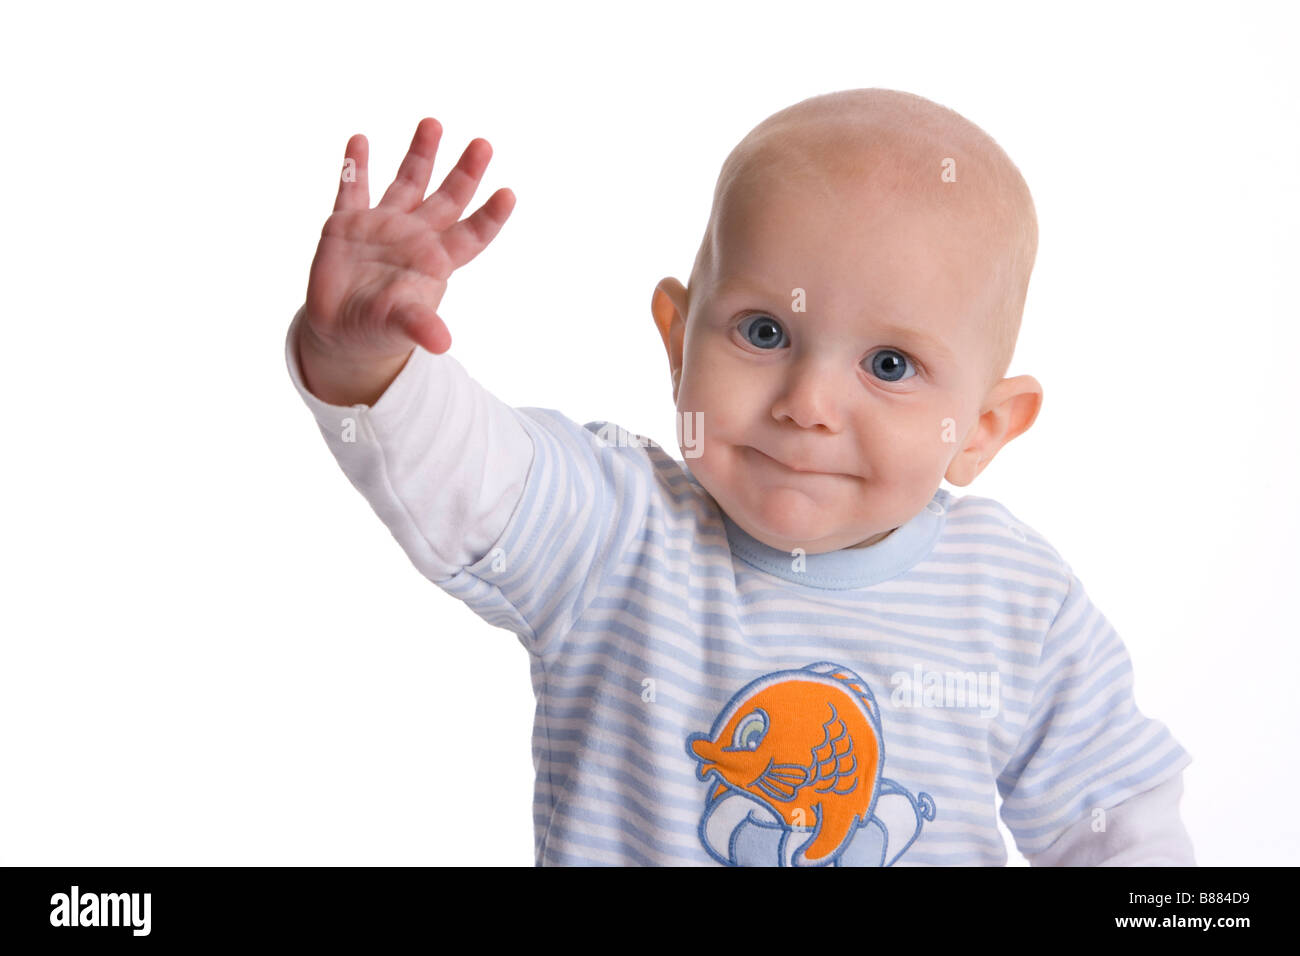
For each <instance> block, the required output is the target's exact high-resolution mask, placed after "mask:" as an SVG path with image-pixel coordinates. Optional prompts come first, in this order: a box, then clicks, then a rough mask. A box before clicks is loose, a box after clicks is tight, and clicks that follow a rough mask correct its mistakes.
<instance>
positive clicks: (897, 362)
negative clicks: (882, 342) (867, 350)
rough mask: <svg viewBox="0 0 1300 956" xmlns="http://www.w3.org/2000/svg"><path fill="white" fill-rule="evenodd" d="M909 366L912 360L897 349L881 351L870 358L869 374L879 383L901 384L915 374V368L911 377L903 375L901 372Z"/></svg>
mask: <svg viewBox="0 0 1300 956" xmlns="http://www.w3.org/2000/svg"><path fill="white" fill-rule="evenodd" d="M911 364H912V360H911V359H909V358H908V357H907V356H906V355H904V354H903V353H902V352H900V351H898V349H881V350H880V351H878V352H876V353H875V354H874V355H872V356H871V374H872V375H874V376H876V378H878V379H880V380H881V381H885V382H901V381H903V380H904V379H908V378H911V377H912V375H915V374H916V369H915V368H913V369H912V375H904V374H903V370H904V369H905V368H906V367H907V366H910V365H911Z"/></svg>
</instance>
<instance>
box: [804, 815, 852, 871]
mask: <svg viewBox="0 0 1300 956" xmlns="http://www.w3.org/2000/svg"><path fill="white" fill-rule="evenodd" d="M818 816H819V818H820V820H819V825H818V828H817V835H816V836H814V837H813V838H812V840H811V841H810V842H809V843H807V844H806V845H805V846H803V847H801V848H800V849H799V851H798V853H797V855H801V856H802V857H803V858H804V859H805V860H807V861H808V862H809V863H812V864H817V863H822V862H824V861H825V860H827V859H828V858H829V857H832V856H834V855H835V854H836V853H838V852H839V851H840V850H841V849H843V847H844V846H845V845H846V844H847V843H848V842H849V840H851V839H852V838H853V831H854V830H855V829H856V828H857V825H858V814H857V813H856V812H855V811H854V810H852V809H849V808H848V807H846V806H845V805H844V802H843V801H835V802H832V803H831V805H830V806H829V807H828V806H827V805H826V804H825V803H823V804H822V805H821V806H820V807H819V808H818Z"/></svg>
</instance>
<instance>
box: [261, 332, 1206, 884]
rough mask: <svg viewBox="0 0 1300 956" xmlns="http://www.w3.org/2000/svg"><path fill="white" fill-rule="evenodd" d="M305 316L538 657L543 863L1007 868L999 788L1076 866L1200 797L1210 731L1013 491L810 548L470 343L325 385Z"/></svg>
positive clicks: (379, 475)
mask: <svg viewBox="0 0 1300 956" xmlns="http://www.w3.org/2000/svg"><path fill="white" fill-rule="evenodd" d="M299 315H301V312H300V313H299ZM297 321H298V319H297V317H296V318H295V325H296V324H297ZM292 337H293V327H291V329H290V337H289V339H288V340H287V344H286V355H287V361H288V364H289V368H290V373H291V376H292V377H293V379H294V382H295V384H296V385H297V387H298V389H299V392H300V394H301V395H302V397H303V399H304V400H305V401H306V402H307V403H308V405H309V406H310V407H311V408H312V410H313V412H314V414H315V415H316V418H317V420H318V423H319V425H320V428H321V432H322V434H323V435H324V437H325V439H326V442H327V444H329V445H330V448H331V450H332V451H333V452H334V454H335V456H336V458H337V459H338V461H339V464H340V466H341V467H342V468H343V470H344V472H345V473H346V474H347V475H348V477H349V479H350V480H351V481H352V483H353V484H354V485H355V486H356V487H357V489H358V490H359V491H360V492H361V493H362V494H363V495H365V496H366V498H367V500H368V501H370V503H371V505H372V506H373V507H374V509H375V511H376V513H377V514H378V515H379V516H380V518H381V519H383V520H384V521H385V523H386V524H387V525H388V527H389V528H390V530H391V531H392V533H393V535H394V537H395V538H396V539H397V540H398V542H399V543H400V544H401V546H402V547H403V548H404V550H405V551H406V553H407V554H408V556H410V558H411V560H412V562H413V563H414V564H415V566H416V567H417V568H419V569H420V571H421V572H422V573H423V574H425V575H426V577H428V578H429V579H430V580H431V581H433V582H434V583H435V584H437V586H438V587H440V588H442V589H443V590H444V591H445V592H446V593H448V594H450V595H452V596H453V597H455V598H457V599H458V600H460V601H463V602H464V603H465V604H466V605H467V606H468V607H469V608H471V609H472V610H473V611H474V612H475V613H476V614H477V615H479V616H480V617H481V618H482V619H483V620H484V621H486V622H488V623H489V624H491V625H493V626H496V627H501V628H505V629H507V630H509V631H511V632H513V633H514V634H516V635H517V636H518V639H519V640H520V642H521V643H522V644H523V646H524V647H525V648H526V649H527V651H528V654H529V658H530V662H531V675H532V683H533V688H534V691H535V694H536V698H537V711H536V723H535V727H534V733H533V741H532V747H533V756H534V764H535V767H536V771H537V775H536V783H535V791H534V803H533V811H534V820H535V824H536V845H535V850H536V860H537V863H538V864H539V865H575V864H579V865H581V864H588V865H610V864H615V865H618V864H623V865H628V864H630V865H697V864H698V865H712V864H733V865H824V864H836V865H868V866H881V865H898V866H912V865H1002V864H1004V863H1006V861H1007V854H1006V848H1005V846H1004V844H1003V841H1002V838H1001V835H1000V834H999V832H998V828H997V816H998V813H999V808H998V805H997V797H998V796H999V795H1000V797H1001V799H1002V805H1001V810H1000V813H1001V817H1002V820H1003V821H1004V822H1005V824H1006V825H1007V827H1008V828H1009V829H1010V831H1011V832H1012V834H1013V835H1014V838H1015V841H1016V845H1017V847H1018V848H1019V849H1020V851H1021V852H1022V853H1024V854H1025V855H1026V856H1029V857H1030V859H1031V861H1032V860H1034V859H1035V857H1036V856H1037V855H1039V854H1045V853H1046V851H1048V849H1049V847H1051V848H1053V851H1054V852H1056V853H1057V858H1056V859H1055V860H1054V862H1069V860H1068V859H1062V857H1063V855H1064V854H1063V853H1062V852H1061V850H1062V848H1067V849H1068V847H1066V844H1067V842H1068V840H1070V839H1078V840H1080V841H1083V840H1085V839H1086V838H1087V836H1088V835H1090V834H1091V832H1092V830H1093V829H1095V828H1091V827H1090V826H1089V823H1090V821H1091V820H1093V819H1095V816H1096V814H1097V812H1098V811H1110V812H1114V811H1115V808H1117V807H1119V806H1120V805H1121V804H1125V805H1126V806H1134V805H1136V801H1135V799H1134V798H1137V797H1138V796H1139V795H1148V796H1149V795H1151V794H1156V793H1159V794H1162V795H1168V794H1173V796H1172V797H1171V798H1169V799H1172V801H1173V802H1175V803H1176V800H1177V793H1178V792H1181V781H1180V780H1179V781H1176V780H1175V778H1178V777H1179V775H1180V773H1181V771H1182V769H1183V768H1184V767H1185V766H1187V764H1188V763H1189V762H1190V760H1191V757H1190V755H1189V754H1188V753H1187V751H1186V750H1184V749H1183V747H1182V746H1180V745H1179V743H1178V742H1177V741H1176V740H1175V739H1174V738H1173V737H1172V736H1171V734H1170V732H1169V731H1168V729H1167V728H1166V727H1165V726H1164V725H1163V724H1162V723H1160V722H1159V721H1157V720H1153V719H1151V718H1148V717H1146V716H1144V715H1143V714H1142V713H1141V712H1140V711H1139V710H1138V708H1137V705H1136V702H1135V699H1134V695H1133V672H1132V668H1131V665H1130V661H1129V656H1128V654H1127V652H1126V650H1125V648H1124V645H1123V643H1122V642H1121V640H1120V638H1119V636H1118V635H1117V634H1116V632H1115V630H1114V629H1113V628H1112V627H1111V626H1110V624H1109V623H1108V622H1107V620H1106V618H1105V617H1104V616H1103V615H1102V614H1101V612H1100V611H1099V610H1098V609H1097V608H1096V607H1095V606H1094V605H1093V604H1092V602H1091V601H1090V600H1089V598H1088V595H1087V593H1086V591H1085V589H1084V586H1083V583H1082V581H1080V579H1079V577H1078V576H1077V575H1076V574H1075V573H1074V572H1073V571H1072V569H1071V568H1070V566H1069V565H1068V564H1067V563H1066V562H1065V561H1064V560H1063V558H1062V557H1061V556H1060V555H1059V554H1058V553H1057V551H1056V550H1055V549H1054V548H1053V547H1052V546H1051V545H1050V544H1049V543H1048V542H1047V541H1046V540H1044V538H1043V537H1042V536H1041V535H1040V534H1038V533H1037V532H1036V531H1035V530H1034V529H1033V528H1031V527H1029V526H1028V525H1026V524H1025V523H1024V522H1022V521H1019V520H1018V519H1017V518H1016V517H1015V516H1014V515H1013V514H1012V513H1011V512H1010V511H1009V510H1008V509H1007V508H1005V507H1004V506H1003V505H1001V504H999V503H998V502H996V501H994V500H991V499H989V498H984V497H979V496H974V495H964V496H960V497H958V496H955V495H953V494H952V493H950V492H948V491H946V490H944V489H942V488H940V489H937V490H936V491H935V493H934V495H933V497H932V499H931V501H930V502H929V504H928V505H927V506H926V507H925V508H924V509H923V510H922V511H921V512H920V513H919V514H917V515H916V516H914V517H913V518H912V519H911V520H909V521H908V522H907V523H905V524H904V525H902V526H900V527H899V528H898V529H896V530H895V531H894V532H893V533H892V534H890V535H888V536H887V537H885V538H884V539H882V540H881V541H879V542H877V543H876V544H874V545H871V546H869V547H865V548H848V549H844V550H840V551H833V552H828V553H824V554H811V555H809V554H802V553H795V554H791V553H788V552H784V551H780V550H777V549H775V548H772V547H769V546H768V545H766V544H764V543H762V542H761V541H758V540H757V539H755V538H753V537H751V536H750V535H748V534H747V533H746V532H745V531H744V530H742V529H741V528H740V527H738V526H737V525H735V524H734V522H732V521H731V519H730V518H729V517H728V516H727V515H726V514H725V513H723V512H722V511H721V510H720V509H719V507H718V505H717V503H716V502H715V501H714V500H713V498H712V497H711V496H710V495H709V494H708V493H707V491H705V489H704V488H703V487H702V486H701V485H700V484H699V482H698V481H697V480H696V478H695V477H694V475H693V474H692V473H691V471H690V467H689V465H690V463H689V460H688V461H681V460H676V459H675V458H673V457H672V456H671V455H669V454H668V453H667V452H666V451H665V449H663V448H662V447H660V446H658V445H657V444H654V443H652V442H647V441H645V440H644V439H641V438H640V436H630V437H631V438H632V440H628V439H629V436H628V435H627V434H626V433H623V432H621V431H620V430H618V429H617V428H615V427H614V426H612V425H610V423H607V422H590V423H587V424H586V425H581V426H580V425H578V424H577V423H575V422H573V421H571V420H570V419H568V418H566V417H565V416H564V415H563V414H561V413H560V412H558V411H555V410H553V409H545V408H531V407H529V408H512V407H510V406H507V405H505V404H504V403H501V402H500V401H499V400H497V399H495V398H494V397H493V396H491V394H490V393H488V392H487V391H486V390H485V389H483V388H482V386H480V385H478V383H476V382H474V380H473V379H471V378H469V376H468V375H467V374H466V373H465V372H464V370H463V369H462V368H461V367H460V366H459V364H458V363H457V362H456V361H455V360H454V359H453V358H451V357H450V356H449V355H445V354H444V355H440V356H434V355H431V354H429V353H427V352H425V351H424V350H422V349H418V348H417V349H416V350H415V351H414V352H413V353H412V357H411V359H410V360H409V361H408V363H407V366H406V367H405V368H404V369H403V370H402V373H401V374H400V375H399V376H398V378H397V380H395V381H394V383H393V384H392V385H390V386H389V389H388V390H387V391H386V392H385V393H384V395H383V396H382V397H381V398H380V399H379V400H378V402H376V404H375V405H374V407H373V408H371V407H368V406H365V405H357V406H352V407H343V406H332V405H328V404H327V403H324V402H321V401H320V400H319V399H317V398H316V397H315V396H314V395H312V394H311V393H310V392H309V391H307V390H306V388H305V386H304V385H303V383H302V379H301V371H300V369H299V368H298V366H297V360H296V355H295V353H294V350H293V348H292V347H291V344H292ZM349 423H350V425H351V428H352V435H351V438H350V439H349V438H348V437H347V435H346V433H347V429H348V425H349ZM431 474H432V475H436V476H437V477H436V478H433V479H432V480H431V479H430V475H431ZM1175 786H1176V787H1177V792H1175V790H1174V788H1175ZM1144 799H1145V798H1144ZM1162 799H1164V804H1163V805H1162V806H1167V804H1168V802H1169V799H1165V798H1164V797H1162ZM1126 801H1128V802H1129V803H1127V804H1126ZM1173 814H1174V817H1175V819H1176V810H1174V811H1173ZM1178 826H1179V829H1180V833H1181V832H1182V831H1181V824H1178ZM1072 834H1073V835H1076V836H1071V835H1072ZM1181 839H1184V840H1185V836H1183V837H1181ZM1179 852H1183V853H1184V856H1183V858H1180V859H1176V860H1175V859H1173V856H1174V855H1175V852H1174V851H1172V850H1171V851H1170V854H1171V859H1170V860H1168V861H1166V862H1191V861H1190V845H1187V847H1186V850H1185V852H1184V851H1181V850H1180V851H1179Z"/></svg>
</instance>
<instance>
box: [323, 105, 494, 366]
mask: <svg viewBox="0 0 1300 956" xmlns="http://www.w3.org/2000/svg"><path fill="white" fill-rule="evenodd" d="M441 137H442V126H441V124H439V123H438V121H437V120H436V119H433V118H431V117H426V118H425V119H422V120H421V121H420V123H419V125H418V126H417V127H416V130H415V137H414V138H413V139H412V140H411V148H410V150H409V151H408V152H407V154H406V158H405V159H404V160H403V161H402V165H401V168H400V169H398V172H397V177H396V178H395V179H394V180H393V183H392V185H391V186H389V187H388V191H387V192H385V193H384V197H383V198H382V199H381V200H380V201H379V204H378V205H377V206H375V208H373V209H371V208H370V190H369V186H368V176H367V169H366V160H367V155H368V146H367V143H366V138H365V137H364V136H362V135H361V134H359V133H358V134H357V135H356V136H353V137H352V138H351V139H350V140H349V141H348V145H347V151H346V160H345V163H344V171H343V176H342V178H341V181H340V183H339V192H338V198H337V200H336V201H335V203H334V212H333V214H332V215H331V216H330V217H329V219H328V220H326V222H325V226H324V228H323V229H322V230H321V240H320V245H319V246H318V247H317V249H316V258H315V259H314V260H313V261H312V265H311V275H310V277H309V279H308V282H307V302H306V314H305V315H304V322H305V329H304V332H305V334H308V335H310V336H311V337H312V339H313V340H314V345H315V346H316V348H317V349H318V350H320V351H323V352H329V353H333V354H336V355H340V356H347V358H348V360H349V361H350V362H355V363H357V364H363V363H366V362H370V361H382V360H385V359H390V358H393V357H395V356H402V355H406V354H408V353H409V352H410V350H411V348H412V347H413V346H414V345H420V346H422V347H424V348H425V349H427V350H428V351H430V352H434V353H442V352H445V351H447V349H448V348H449V347H450V346H451V333H450V332H449V331H448V329H447V326H446V325H445V324H444V323H443V321H442V318H441V317H440V316H439V315H438V313H437V308H438V304H439V303H440V302H441V301H442V296H443V293H444V292H446V290H447V279H448V277H449V276H450V275H451V274H452V272H454V271H455V270H456V269H458V268H460V267H461V266H463V265H464V264H465V263H467V262H469V261H470V260H471V259H473V258H474V257H475V256H477V255H478V254H479V253H480V252H482V251H483V249H484V248H485V247H486V246H487V245H488V243H489V242H491V241H492V239H493V238H494V237H495V236H496V234H497V233H498V232H499V231H500V229H501V226H502V225H503V224H504V223H505V221H506V219H507V218H508V217H509V215H510V212H511V210H512V209H513V208H514V205H515V196H514V193H512V192H511V191H510V190H509V189H504V188H503V189H498V190H497V191H496V192H495V193H493V194H492V196H491V197H490V198H489V199H488V200H487V202H485V203H484V204H483V205H482V206H480V207H479V208H478V210H476V211H475V212H474V214H473V215H471V216H469V217H467V218H465V219H464V220H461V218H460V217H461V214H462V213H463V212H464V211H465V208H466V206H468V205H469V202H470V200H471V199H473V197H474V192H475V190H476V189H477V188H478V184H479V180H480V179H482V177H483V171H484V170H485V169H486V168H487V164H488V160H489V159H491V157H492V147H491V146H490V145H489V143H488V142H487V140H485V139H475V140H472V141H471V142H470V144H469V145H468V146H466V147H465V152H464V153H463V154H462V155H461V157H460V161H459V162H458V163H457V164H456V167H455V168H454V169H453V170H452V171H451V172H450V173H448V174H447V178H446V179H445V180H443V183H442V185H441V186H440V187H439V188H438V190H437V192H435V193H433V195H431V196H429V198H428V199H425V198H424V191H425V190H426V189H427V188H428V186H429V177H430V175H431V174H432V172H433V162H434V157H435V156H436V155H437V151H438V142H439V140H440V139H441ZM349 161H350V162H349Z"/></svg>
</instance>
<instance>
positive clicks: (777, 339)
mask: <svg viewBox="0 0 1300 956" xmlns="http://www.w3.org/2000/svg"><path fill="white" fill-rule="evenodd" d="M739 328H740V334H741V335H742V336H744V338H745V341H746V342H748V343H749V344H750V345H752V346H754V348H757V349H764V350H770V349H776V348H780V347H781V346H782V345H783V344H785V342H784V340H785V329H783V328H781V323H780V322H778V321H777V320H776V319H774V318H772V317H771V316H770V315H767V314H765V313H763V312H756V313H754V314H753V315H747V316H745V318H743V319H741V321H740V327H739Z"/></svg>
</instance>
